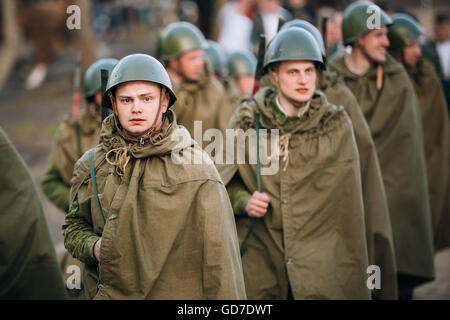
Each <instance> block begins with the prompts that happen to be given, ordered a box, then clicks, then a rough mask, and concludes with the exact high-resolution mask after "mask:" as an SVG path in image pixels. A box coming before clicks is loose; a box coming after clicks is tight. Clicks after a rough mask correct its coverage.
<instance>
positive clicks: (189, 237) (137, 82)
mask: <svg viewBox="0 0 450 320" xmlns="http://www.w3.org/2000/svg"><path fill="white" fill-rule="evenodd" d="M106 89H107V90H106V93H105V96H104V100H103V104H104V107H108V108H112V109H113V114H111V115H109V116H108V117H107V118H106V119H105V120H104V121H103V123H102V131H101V140H102V144H101V145H98V146H97V147H95V148H93V149H91V150H89V152H87V153H85V154H84V155H83V157H82V158H81V159H80V160H79V161H78V162H77V164H76V165H75V170H74V174H73V178H72V180H71V196H70V200H71V201H70V210H69V213H68V214H67V215H66V220H65V224H64V226H63V235H64V244H65V246H66V248H67V250H68V251H69V252H70V253H71V254H72V255H73V256H74V257H75V258H77V259H79V260H81V261H82V262H84V263H85V265H86V268H85V270H86V272H87V274H88V276H86V277H85V279H87V280H86V286H85V287H86V288H87V291H88V293H89V296H90V297H94V298H95V299H245V298H246V294H245V288H244V282H243V276H242V266H241V260H240V256H239V251H238V242H237V236H236V227H235V224H234V221H233V213H232V209H231V205H230V201H229V199H228V196H227V193H226V189H225V187H224V185H223V183H222V181H221V179H220V176H219V174H218V172H217V170H216V168H215V166H214V163H213V162H212V160H211V159H210V158H209V157H208V156H207V155H206V153H205V152H203V151H202V150H201V148H200V147H199V146H198V145H197V144H196V143H195V141H194V140H192V139H191V137H190V135H189V132H188V131H187V130H186V129H185V128H184V127H182V126H178V125H177V123H176V120H175V116H174V114H173V112H172V110H171V109H169V108H170V107H171V106H173V105H174V103H175V101H176V99H177V98H176V96H175V94H174V91H173V89H172V84H171V81H170V79H169V75H168V73H167V72H166V70H165V69H164V67H163V66H162V65H161V63H160V62H159V61H158V60H156V59H154V58H153V57H150V56H148V55H144V54H133V55H129V56H127V57H125V58H123V59H121V60H120V61H119V63H118V64H117V65H116V67H115V68H114V69H113V71H112V73H111V75H110V77H109V80H108V85H107V88H106ZM180 138H181V141H180ZM187 155H193V156H196V157H199V158H200V159H201V161H200V164H192V163H191V162H184V161H185V160H183V159H184V158H183V157H184V156H187ZM177 156H179V157H177ZM174 159H175V160H177V161H175V160H174ZM186 161H187V160H186Z"/></svg>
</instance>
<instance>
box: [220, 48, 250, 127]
mask: <svg viewBox="0 0 450 320" xmlns="http://www.w3.org/2000/svg"><path fill="white" fill-rule="evenodd" d="M227 69H228V76H227V77H226V78H225V79H224V87H225V92H226V95H227V97H228V100H229V105H228V106H227V107H226V108H222V109H221V113H220V117H219V122H220V128H221V130H222V131H224V130H225V129H226V128H227V126H228V122H229V121H230V118H231V115H232V114H233V112H234V111H235V110H236V108H237V107H238V105H239V104H240V102H241V100H242V99H244V98H248V97H250V95H251V93H252V89H253V83H254V81H255V71H256V58H255V56H254V55H253V54H252V53H251V52H249V51H244V50H241V51H233V52H231V53H230V54H229V55H228V57H227Z"/></svg>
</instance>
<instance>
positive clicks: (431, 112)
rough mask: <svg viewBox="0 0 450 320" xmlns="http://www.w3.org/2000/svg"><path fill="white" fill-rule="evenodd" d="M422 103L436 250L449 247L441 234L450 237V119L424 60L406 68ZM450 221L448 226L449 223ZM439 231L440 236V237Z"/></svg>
mask: <svg viewBox="0 0 450 320" xmlns="http://www.w3.org/2000/svg"><path fill="white" fill-rule="evenodd" d="M406 71H407V72H408V75H409V77H410V79H411V81H412V84H413V86H414V90H415V92H416V94H417V98H418V100H419V107H420V111H421V115H422V128H423V139H424V146H425V160H426V162H427V178H428V194H429V197H430V207H431V217H432V223H433V230H434V240H435V247H436V250H438V249H443V248H445V246H446V245H447V246H449V245H450V243H448V242H447V244H446V245H445V244H444V243H439V242H440V241H439V238H440V234H449V233H450V211H449V210H447V211H444V204H445V200H446V198H448V197H449V189H448V185H449V147H450V145H449V144H450V139H449V138H450V137H449V134H450V132H449V119H448V111H447V104H446V101H445V96H444V91H443V89H442V85H441V82H440V80H439V78H438V76H437V74H436V71H434V66H433V65H432V64H431V62H428V60H426V59H424V58H422V59H420V60H419V61H418V63H417V65H416V67H415V68H411V67H406ZM445 221H447V223H445ZM438 231H439V234H438Z"/></svg>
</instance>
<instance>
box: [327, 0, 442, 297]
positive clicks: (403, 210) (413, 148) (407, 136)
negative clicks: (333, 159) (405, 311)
mask: <svg viewBox="0 0 450 320" xmlns="http://www.w3.org/2000/svg"><path fill="white" fill-rule="evenodd" d="M373 16H375V17H379V19H375V21H379V22H380V24H379V25H378V26H377V25H375V26H373V27H372V26H370V25H369V22H370V21H372V20H373ZM372 22H373V21H372ZM391 23H392V20H391V18H389V17H388V16H387V15H386V13H385V12H384V11H383V10H381V9H380V8H379V7H378V6H376V5H374V4H373V3H371V2H356V3H353V4H351V5H350V6H349V7H347V9H346V10H345V12H344V18H343V23H342V31H343V37H344V44H345V45H352V52H351V53H350V54H349V55H346V56H337V57H336V56H335V57H333V58H332V59H331V61H330V66H331V67H332V69H334V70H336V71H337V72H338V73H339V74H340V75H341V76H342V77H343V79H344V81H345V83H346V85H347V87H348V88H350V90H351V91H352V92H353V94H354V95H355V97H356V99H357V100H358V102H359V105H360V106H361V110H362V112H363V114H364V116H365V117H366V120H367V123H368V125H369V128H370V131H371V133H372V137H373V141H374V143H375V146H376V149H377V152H378V159H379V162H380V167H381V172H382V175H383V181H384V184H385V189H386V195H387V199H388V204H389V213H390V217H391V224H392V232H393V236H394V249H395V254H396V262H397V273H398V275H397V279H398V288H399V297H400V298H402V299H410V298H412V291H413V288H414V287H415V286H417V285H418V284H420V283H423V282H426V281H429V280H432V279H433V278H434V260H433V251H434V249H433V239H432V228H431V217H430V209H429V200H428V192H427V177H426V166H425V157H424V147H423V138H422V126H421V122H420V113H419V112H420V111H419V107H418V104H417V98H416V95H415V93H414V89H413V87H412V84H411V81H410V80H409V78H408V75H407V73H406V71H405V69H404V68H403V66H402V65H401V64H400V63H398V62H397V61H395V60H394V58H392V57H391V56H390V55H389V54H387V53H386V50H387V47H388V46H389V40H388V38H387V26H389V25H390V24H391Z"/></svg>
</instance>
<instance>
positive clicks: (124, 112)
mask: <svg viewBox="0 0 450 320" xmlns="http://www.w3.org/2000/svg"><path fill="white" fill-rule="evenodd" d="M160 97H161V87H160V86H159V85H158V84H156V83H153V82H148V81H131V82H125V83H122V84H120V85H119V86H118V87H117V90H116V96H115V99H113V100H114V101H113V107H114V113H115V115H116V116H117V117H118V118H119V122H120V124H121V125H122V127H123V128H124V129H125V130H126V131H127V132H128V133H129V134H130V135H132V136H135V137H139V136H140V135H142V134H145V133H147V132H148V130H149V129H150V128H151V126H152V124H153V123H154V122H155V119H156V117H157V114H158V108H159V101H160ZM162 99H163V100H162V102H161V111H160V113H159V115H158V118H157V119H156V123H155V127H156V128H159V127H160V126H161V124H162V115H163V113H165V112H166V111H167V107H168V105H169V94H168V93H166V94H165V95H164V96H163V97H162Z"/></svg>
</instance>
